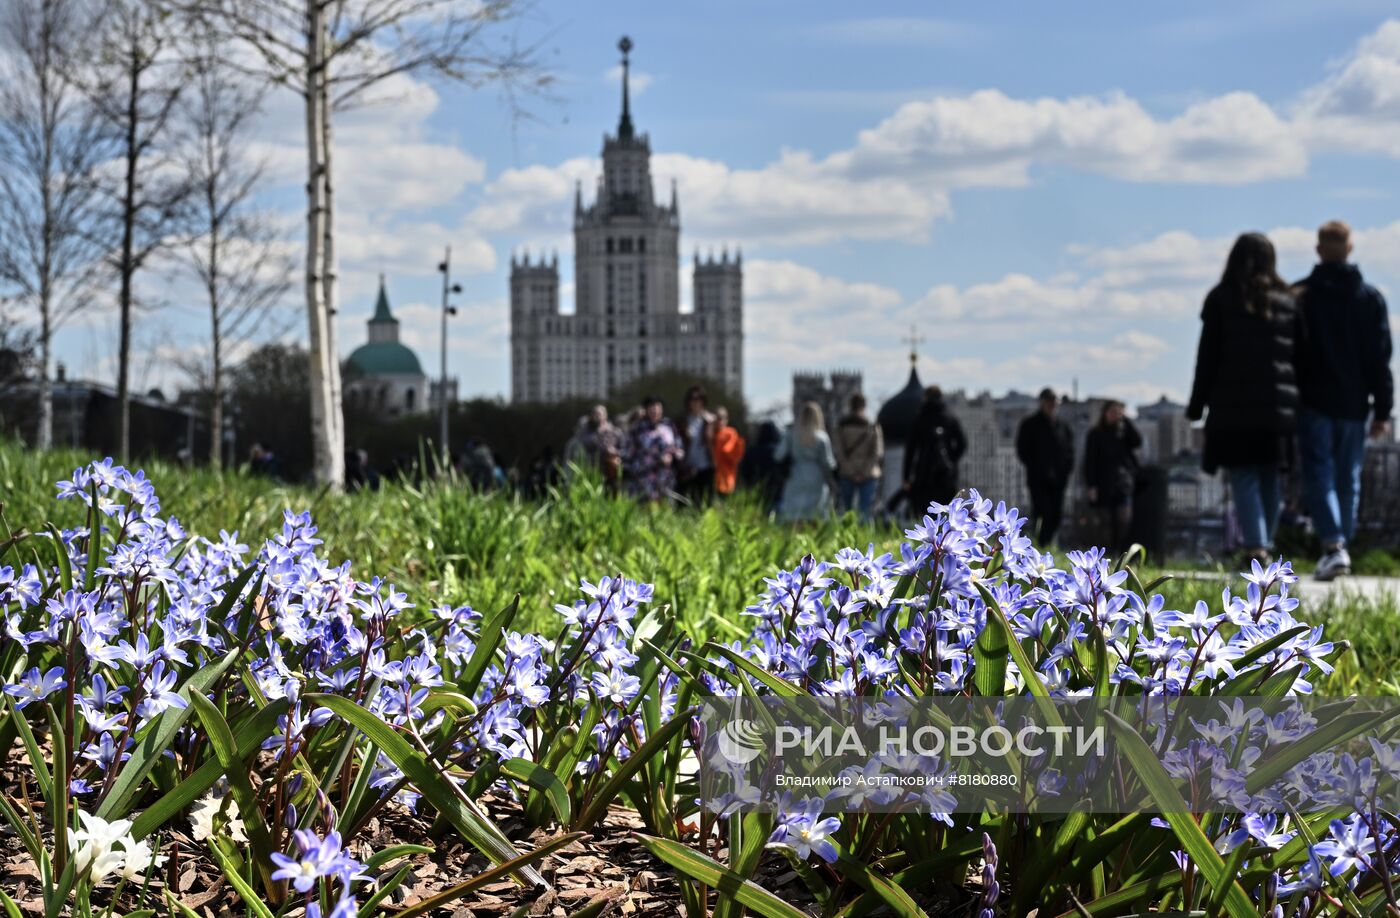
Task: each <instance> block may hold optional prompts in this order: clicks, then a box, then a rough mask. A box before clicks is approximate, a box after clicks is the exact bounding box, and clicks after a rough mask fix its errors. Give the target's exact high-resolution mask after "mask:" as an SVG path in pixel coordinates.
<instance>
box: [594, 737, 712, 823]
mask: <svg viewBox="0 0 1400 918" xmlns="http://www.w3.org/2000/svg"><path fill="white" fill-rule="evenodd" d="M692 713H693V712H692V711H677V712H676V713H675V715H674V716H673V717H672V719H671V722H670V723H668V724H666V726H664V727H662V728H661V730H660V731H658V732H656V733H654V734H652V735H651V736H649V737H647V741H646V742H645V743H642V748H640V749H638V750H636V751H634V752H633V753H632V754H631V755H629V756H628V757H627V761H625V762H623V763H622V764H621V765H619V766H618V768H617V771H615V772H613V773H612V775H611V777H609V778H608V781H607V783H606V784H604V785H603V786H602V788H600V789H599V790H598V792H597V793H596V794H594V795H593V799H592V800H589V801H588V803H587V805H586V806H585V807H584V810H583V814H582V815H580V816H579V818H578V819H577V820H576V821H575V823H574V827H575V828H587V827H588V826H591V825H593V824H594V823H595V822H597V821H598V820H599V819H601V818H603V814H604V813H605V812H607V809H608V805H609V804H610V803H612V801H613V798H615V797H616V796H617V795H618V794H619V793H620V792H621V791H622V788H623V786H624V785H625V784H626V783H627V782H628V781H629V780H631V778H632V776H633V775H635V774H636V773H637V772H638V771H640V770H641V768H642V766H643V765H645V764H646V763H647V762H648V761H649V760H650V759H651V757H652V756H654V755H656V754H657V753H659V752H660V751H661V750H663V749H665V748H666V746H667V744H668V743H670V741H671V737H673V736H676V735H677V734H679V733H680V732H681V731H682V730H684V729H686V728H687V727H688V726H690V717H691V714H692Z"/></svg>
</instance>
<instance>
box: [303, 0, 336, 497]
mask: <svg viewBox="0 0 1400 918" xmlns="http://www.w3.org/2000/svg"><path fill="white" fill-rule="evenodd" d="M324 16H325V12H324V10H323V9H322V7H321V0H307V3H306V47H307V51H308V53H307V55H306V96H305V101H306V152H307V176H306V195H307V201H306V205H307V206H306V223H307V226H306V311H307V322H308V326H309V345H310V354H309V359H310V362H311V367H310V370H311V373H310V375H311V443H312V454H313V459H312V463H313V467H314V468H315V472H316V480H317V481H319V482H321V483H322V484H325V485H329V486H331V487H333V488H339V487H340V486H341V485H342V484H344V481H345V456H344V454H343V453H340V452H337V451H336V449H335V426H334V421H333V420H332V416H331V413H332V412H333V411H335V410H338V406H336V405H335V397H334V392H333V390H332V389H331V382H332V380H331V373H330V368H329V364H330V362H331V361H330V360H329V359H328V357H329V351H328V346H329V344H330V341H329V338H328V331H329V329H328V325H329V322H328V318H329V317H328V316H327V314H326V297H325V291H326V288H325V283H324V278H323V277H322V273H321V272H322V270H323V269H324V267H325V261H324V259H325V256H324V254H323V253H324V246H325V242H326V183H325V170H326V151H325V149H324V142H325V136H326V135H325V131H324V128H323V125H322V122H323V121H324V120H325V119H326V118H327V117H329V112H327V111H326V106H325V99H326V95H325V92H324V90H323V85H322V84H323V82H324V81H325V79H326V76H327V74H326V51H325V43H324V42H325V19H324Z"/></svg>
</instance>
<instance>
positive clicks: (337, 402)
mask: <svg viewBox="0 0 1400 918" xmlns="http://www.w3.org/2000/svg"><path fill="white" fill-rule="evenodd" d="M321 110H322V112H324V115H323V117H322V118H321V133H322V139H321V148H322V155H323V156H324V157H325V169H324V171H323V173H322V175H323V176H324V177H325V186H326V190H325V194H326V243H325V245H326V248H325V252H324V253H323V256H324V259H325V260H324V264H323V266H322V269H321V283H322V285H323V286H324V288H325V298H326V351H327V353H328V354H329V355H330V359H329V362H328V370H329V371H330V380H331V384H330V390H331V412H330V421H331V424H332V435H331V442H332V449H334V450H335V453H336V455H338V456H340V457H341V460H340V461H341V463H342V464H343V463H344V461H345V460H344V456H345V403H344V401H343V399H342V395H341V387H340V348H339V347H338V346H337V345H336V328H335V323H336V316H337V314H338V313H339V312H340V302H339V294H340V290H339V288H338V286H337V284H338V282H339V280H340V273H339V271H338V269H337V265H336V260H335V181H334V174H335V173H334V170H333V168H332V158H333V156H334V148H333V147H332V145H331V98H330V84H329V81H325V80H323V81H322V82H321Z"/></svg>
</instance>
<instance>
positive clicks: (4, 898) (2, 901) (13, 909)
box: [0, 889, 24, 918]
mask: <svg viewBox="0 0 1400 918" xmlns="http://www.w3.org/2000/svg"><path fill="white" fill-rule="evenodd" d="M0 906H4V908H5V916H6V918H24V915H23V914H22V913H21V912H20V910H19V906H18V905H16V904H15V900H14V899H11V898H10V896H9V894H8V893H6V892H5V891H4V890H3V889H0Z"/></svg>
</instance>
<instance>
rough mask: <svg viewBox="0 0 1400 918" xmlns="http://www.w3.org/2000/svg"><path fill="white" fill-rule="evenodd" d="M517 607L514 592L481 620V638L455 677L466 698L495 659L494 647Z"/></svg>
mask: <svg viewBox="0 0 1400 918" xmlns="http://www.w3.org/2000/svg"><path fill="white" fill-rule="evenodd" d="M519 608H520V594H519V593H516V594H515V598H514V599H512V600H511V601H510V602H509V603H507V604H506V606H505V608H503V609H501V610H500V611H499V612H497V613H496V614H495V615H492V616H490V617H489V618H487V619H485V620H484V621H482V623H481V640H480V641H479V642H478V643H477V645H476V649H475V650H473V651H472V655H471V658H470V659H469V660H467V665H466V666H464V667H462V675H461V676H460V677H459V678H458V679H457V687H458V688H460V689H461V690H462V694H464V695H466V696H467V697H468V698H470V697H472V696H473V695H475V694H476V690H477V689H478V688H480V687H481V677H482V676H483V675H485V673H486V668H487V667H488V666H490V665H491V661H492V660H494V659H495V657H496V648H497V647H499V646H501V641H502V640H503V639H504V638H505V632H506V629H507V628H509V627H510V624H511V622H513V621H514V620H515V613H516V612H517V611H518V610H519Z"/></svg>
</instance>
